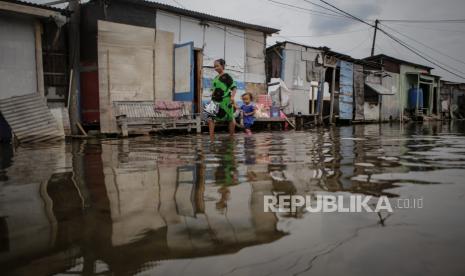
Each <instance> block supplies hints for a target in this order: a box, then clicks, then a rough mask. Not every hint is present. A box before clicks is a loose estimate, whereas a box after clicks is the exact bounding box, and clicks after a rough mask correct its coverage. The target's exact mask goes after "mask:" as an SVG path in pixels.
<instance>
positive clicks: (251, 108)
mask: <svg viewBox="0 0 465 276" xmlns="http://www.w3.org/2000/svg"><path fill="white" fill-rule="evenodd" d="M242 101H243V102H244V104H243V105H242V106H241V111H242V118H243V120H244V128H245V132H246V133H247V134H252V131H251V130H250V129H251V128H252V125H253V123H254V122H255V112H256V111H257V108H256V106H255V104H254V103H253V96H252V94H251V93H249V92H247V93H244V95H242Z"/></svg>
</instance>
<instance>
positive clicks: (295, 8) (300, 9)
mask: <svg viewBox="0 0 465 276" xmlns="http://www.w3.org/2000/svg"><path fill="white" fill-rule="evenodd" d="M268 1H269V2H271V3H275V4H278V5H281V6H285V7H288V8H289V7H290V8H293V10H297V11H302V10H304V11H307V12H309V13H310V14H313V15H317V16H326V17H332V18H334V17H337V18H341V19H344V18H347V17H346V16H342V15H336V14H333V13H327V12H323V11H318V10H312V9H307V8H304V7H300V6H296V5H292V4H288V3H284V2H280V1H275V0H268Z"/></svg>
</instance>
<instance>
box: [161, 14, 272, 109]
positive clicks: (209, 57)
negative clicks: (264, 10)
mask: <svg viewBox="0 0 465 276" xmlns="http://www.w3.org/2000/svg"><path fill="white" fill-rule="evenodd" d="M156 18H157V29H160V30H164V31H169V32H172V33H174V43H175V44H183V43H187V42H191V41H193V42H194V47H195V48H197V49H203V68H204V69H203V78H204V82H203V83H204V93H203V98H204V99H205V100H207V99H209V98H210V89H209V87H207V86H206V85H205V84H207V83H209V80H211V79H213V78H214V77H215V76H216V72H215V71H214V70H213V62H214V61H215V60H216V59H219V58H222V59H225V60H226V71H227V72H228V73H229V74H231V76H232V77H233V78H234V80H236V82H238V88H239V89H238V93H237V99H240V95H241V94H242V93H243V92H245V85H244V83H245V81H246V80H248V79H247V78H246V63H247V58H246V51H247V50H246V49H248V48H246V45H250V50H249V52H250V53H251V59H250V61H249V65H250V67H251V68H252V66H253V69H252V72H251V74H250V75H249V79H250V81H251V82H257V83H265V71H264V70H265V58H264V53H263V51H264V47H265V46H264V45H265V44H264V35H263V33H261V32H254V31H247V34H246V31H244V30H242V29H239V28H234V27H230V26H225V25H222V24H219V23H216V22H204V23H206V24H207V25H201V24H200V23H201V22H200V21H199V20H197V19H194V18H190V17H185V16H180V15H176V14H173V13H168V12H163V11H157V17H156ZM246 35H247V36H248V37H249V36H250V37H251V38H250V39H254V40H255V39H257V40H259V39H260V37H261V40H263V44H261V49H260V50H257V46H256V45H255V46H253V47H252V45H251V44H247V43H246V41H247V40H246ZM252 36H253V38H252ZM259 41H260V40H259ZM257 51H258V52H259V53H258V54H256V52H257ZM260 52H261V55H260ZM254 53H255V56H252V54H254ZM252 58H255V60H252ZM257 68H259V69H257ZM261 68H263V69H261Z"/></svg>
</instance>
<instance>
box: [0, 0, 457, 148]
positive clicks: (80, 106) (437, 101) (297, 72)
mask: <svg viewBox="0 0 465 276" xmlns="http://www.w3.org/2000/svg"><path fill="white" fill-rule="evenodd" d="M73 3H74V7H73V8H72V11H70V10H69V9H68V10H62V9H57V8H53V7H50V6H44V5H37V4H31V3H26V2H20V1H15V0H2V1H0V23H1V24H0V36H1V38H2V39H1V40H0V58H1V60H2V62H1V63H0V71H1V74H0V80H1V81H0V91H1V94H0V112H1V115H2V116H1V117H0V128H1V130H2V131H1V133H2V139H3V140H7V139H9V138H10V137H11V136H12V134H11V133H14V135H15V136H16V137H17V138H18V139H19V140H23V141H36V140H47V139H55V138H57V137H58V138H60V137H63V136H64V135H65V134H68V133H69V131H70V130H73V132H76V130H77V129H78V127H79V128H81V126H84V128H88V129H89V128H96V129H98V130H100V131H101V132H102V133H119V132H120V131H121V125H120V124H119V123H118V122H119V121H118V110H117V107H119V106H121V104H122V103H123V104H126V105H125V106H127V105H130V106H131V108H135V106H136V107H137V106H141V104H147V103H148V104H151V105H153V104H154V103H155V102H156V101H183V102H190V103H191V104H192V112H193V113H200V112H201V111H202V105H203V104H204V103H205V102H207V101H208V100H209V98H210V93H211V92H210V88H211V82H212V79H213V77H214V76H215V71H214V69H213V61H214V60H215V59H218V58H223V59H225V60H226V63H227V66H226V70H227V72H228V73H230V74H231V75H232V76H233V77H234V79H235V80H236V81H237V85H238V93H237V96H236V97H237V100H240V95H241V94H243V93H244V92H251V93H252V94H253V95H255V96H257V95H264V94H267V93H268V88H269V86H270V83H271V85H273V83H274V82H276V80H279V83H280V85H281V86H283V87H284V88H285V89H283V90H286V91H287V92H288V93H287V95H286V97H285V98H286V99H288V100H286V101H282V102H277V103H274V104H278V105H280V108H281V109H282V111H283V112H284V113H285V114H286V115H287V116H289V117H292V116H303V117H306V116H309V117H313V118H314V119H315V122H319V123H323V122H327V121H329V122H331V123H332V122H336V121H341V120H342V121H349V122H352V121H357V122H367V121H386V120H403V121H404V120H409V119H418V118H438V119H439V118H449V117H452V118H462V117H463V112H464V110H463V109H464V104H463V101H464V95H465V94H464V93H465V91H464V87H463V85H461V84H458V83H450V82H444V81H441V80H440V77H438V76H435V75H433V74H431V70H432V68H430V67H428V66H424V65H420V64H415V63H412V62H408V61H404V60H400V59H396V58H393V57H389V56H386V55H377V56H372V57H369V58H365V59H361V60H360V59H354V58H352V57H350V56H348V55H345V54H341V53H337V52H334V51H331V50H330V49H328V48H325V47H311V46H307V45H302V44H297V43H293V42H288V41H286V42H279V43H277V44H275V45H273V46H271V47H268V48H267V47H266V41H267V37H268V36H271V35H272V34H275V33H277V32H278V31H279V30H277V29H273V28H269V27H264V26H258V25H253V24H249V23H244V22H239V21H235V20H230V19H225V18H220V17H216V16H212V15H208V14H203V13H199V12H194V11H190V10H186V9H181V8H178V7H173V6H169V5H165V4H160V3H156V2H148V1H144V0H111V1H108V0H106V1H103V0H92V1H89V2H87V3H85V4H78V5H76V3H78V2H77V1H71V2H70V7H71V6H72V4H73ZM280 98H281V97H280ZM68 110H69V111H68ZM68 112H69V115H70V116H69V118H68ZM149 113H150V112H149ZM69 121H71V123H70V124H69V123H66V122H69ZM44 135H45V137H44Z"/></svg>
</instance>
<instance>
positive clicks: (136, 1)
mask: <svg viewBox="0 0 465 276" xmlns="http://www.w3.org/2000/svg"><path fill="white" fill-rule="evenodd" d="M110 1H117V2H122V3H129V4H133V5H140V6H143V7H147V8H153V9H158V10H163V11H167V12H172V13H176V14H180V15H184V16H189V17H193V18H197V19H200V20H206V21H212V22H217V23H221V24H225V25H230V26H235V27H240V28H244V29H251V30H256V31H260V32H263V33H266V34H273V33H277V32H279V30H278V29H274V28H270V27H265V26H260V25H255V24H250V23H245V22H241V21H237V20H233V19H228V18H223V17H218V16H214V15H210V14H206V13H201V12H197V11H192V10H187V9H183V8H179V7H175V6H171V5H167V4H162V3H158V2H151V1H146V0H110Z"/></svg>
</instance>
